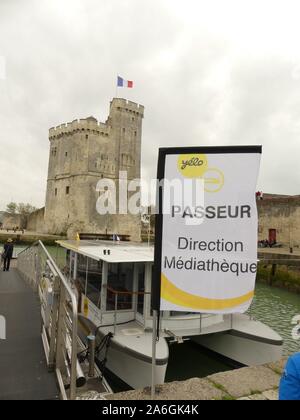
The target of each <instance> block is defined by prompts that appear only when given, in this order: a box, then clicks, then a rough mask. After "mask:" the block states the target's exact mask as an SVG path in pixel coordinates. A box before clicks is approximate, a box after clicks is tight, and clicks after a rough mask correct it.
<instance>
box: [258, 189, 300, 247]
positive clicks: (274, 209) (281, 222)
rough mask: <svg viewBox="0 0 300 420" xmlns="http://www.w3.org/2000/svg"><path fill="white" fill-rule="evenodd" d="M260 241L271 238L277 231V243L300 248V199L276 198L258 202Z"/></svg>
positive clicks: (297, 197)
mask: <svg viewBox="0 0 300 420" xmlns="http://www.w3.org/2000/svg"><path fill="white" fill-rule="evenodd" d="M257 204H258V214H259V228H258V236H259V240H264V239H268V238H269V230H270V229H276V236H277V242H278V243H282V244H283V245H285V246H288V247H290V246H292V247H300V197H299V196H295V197H288V196H287V197H283V196H281V197H275V198H270V199H263V200H258V202H257Z"/></svg>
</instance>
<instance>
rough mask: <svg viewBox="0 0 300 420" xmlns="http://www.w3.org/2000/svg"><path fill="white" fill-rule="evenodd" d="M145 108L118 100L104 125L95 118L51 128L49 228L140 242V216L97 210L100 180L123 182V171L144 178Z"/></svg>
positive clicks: (53, 231)
mask: <svg viewBox="0 0 300 420" xmlns="http://www.w3.org/2000/svg"><path fill="white" fill-rule="evenodd" d="M143 117H144V107H143V106H142V105H138V104H136V103H134V102H131V101H127V100H125V99H120V98H114V99H113V100H112V101H111V104H110V113H109V117H108V118H107V121H106V122H105V123H101V122H98V121H97V120H96V119H95V118H94V117H89V118H86V119H81V120H74V121H73V122H70V123H67V124H63V125H60V126H58V127H55V128H51V129H50V130H49V140H50V157H49V169H48V181H47V195H46V206H45V231H46V232H47V233H53V234H61V233H64V234H67V235H68V237H70V238H71V237H74V235H75V233H76V232H79V233H108V234H113V233H117V234H120V235H130V237H131V240H140V226H141V224H140V217H139V216H133V215H129V214H128V215H119V214H117V215H104V216H101V215H99V214H98V213H97V211H96V202H97V199H98V198H99V192H97V191H96V185H97V183H98V181H99V180H100V179H101V178H109V179H113V180H115V181H116V183H118V179H119V171H127V173H128V179H129V180H130V179H134V178H140V173H141V138H142V119H143Z"/></svg>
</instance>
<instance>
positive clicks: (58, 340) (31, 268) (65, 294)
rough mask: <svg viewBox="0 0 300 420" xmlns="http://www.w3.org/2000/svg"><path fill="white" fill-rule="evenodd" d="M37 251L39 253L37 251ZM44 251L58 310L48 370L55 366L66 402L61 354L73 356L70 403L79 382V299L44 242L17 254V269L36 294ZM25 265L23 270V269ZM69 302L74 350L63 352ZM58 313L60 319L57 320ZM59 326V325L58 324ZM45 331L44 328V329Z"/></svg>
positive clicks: (53, 322) (50, 346)
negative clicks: (66, 307)
mask: <svg viewBox="0 0 300 420" xmlns="http://www.w3.org/2000/svg"><path fill="white" fill-rule="evenodd" d="M35 249H37V252H34V250H35ZM40 250H42V252H43V253H44V256H45V257H46V261H45V265H46V266H47V267H48V268H49V269H50V271H51V273H52V275H53V276H54V298H55V299H56V302H57V307H56V308H55V309H54V307H53V311H52V320H51V329H50V331H51V333H50V334H49V335H50V344H48V346H49V354H48V357H47V359H48V364H49V367H54V366H55V365H56V366H55V371H56V375H57V379H58V383H59V386H60V390H61V394H62V397H63V399H68V398H67V394H66V391H65V387H64V382H63V375H62V368H64V369H65V367H66V366H65V363H66V360H65V356H64V355H63V354H62V351H64V352H65V353H68V350H70V351H69V353H70V355H69V359H70V395H69V398H70V399H71V400H74V399H76V380H77V329H78V311H77V299H76V296H75V294H74V292H73V290H72V289H71V287H70V285H69V283H68V281H67V280H66V278H65V277H64V275H63V274H62V272H61V271H60V269H59V268H58V266H57V264H56V263H55V261H54V260H53V258H52V257H51V255H50V254H49V252H48V251H47V249H46V248H45V246H44V244H43V243H42V242H41V241H37V242H35V243H34V244H33V245H31V246H29V247H27V248H26V249H24V250H23V251H22V252H20V254H19V255H18V263H17V267H18V270H19V271H20V273H21V274H22V275H23V276H24V277H25V278H26V279H27V280H28V281H29V282H30V283H31V285H32V286H34V289H35V290H36V291H38V290H39V288H40V282H41V280H42V273H41V270H40V264H41V255H39V251H40ZM22 265H23V267H22ZM66 300H67V301H68V306H70V307H71V317H72V325H71V329H70V334H71V343H72V345H71V349H64V350H62V345H63V340H64V333H65V334H66V333H67V332H66V330H64V328H65V327H64V325H63V324H64V316H67V315H66V311H65V303H66ZM57 313H58V319H56V317H57ZM56 324H57V325H56ZM43 329H45V328H44V327H43ZM45 336H46V334H45V335H44V336H43V342H44V341H45V340H47V338H45Z"/></svg>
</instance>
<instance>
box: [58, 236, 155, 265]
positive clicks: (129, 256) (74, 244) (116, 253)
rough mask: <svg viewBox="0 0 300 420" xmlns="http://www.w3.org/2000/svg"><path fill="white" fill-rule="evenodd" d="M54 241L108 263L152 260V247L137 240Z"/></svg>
mask: <svg viewBox="0 0 300 420" xmlns="http://www.w3.org/2000/svg"><path fill="white" fill-rule="evenodd" d="M56 242H57V243H58V244H59V245H60V246H61V247H63V248H66V249H69V250H71V251H74V252H76V253H78V254H81V255H84V256H86V257H89V258H92V259H93V260H97V261H100V260H102V261H105V262H108V263H123V262H132V263H135V262H141V263H142V262H144V263H146V262H153V261H154V247H153V246H148V245H147V244H142V243H138V242H120V241H115V242H112V241H99V240H98V241H97V240H80V241H76V240H75V241H71V240H66V241H56Z"/></svg>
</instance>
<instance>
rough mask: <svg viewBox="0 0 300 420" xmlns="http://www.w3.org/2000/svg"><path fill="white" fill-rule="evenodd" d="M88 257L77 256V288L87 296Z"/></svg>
mask: <svg viewBox="0 0 300 420" xmlns="http://www.w3.org/2000/svg"><path fill="white" fill-rule="evenodd" d="M87 260H88V259H87V257H85V256H84V255H81V254H78V256H77V277H76V281H77V284H76V285H77V288H80V292H82V293H84V294H86V280H87Z"/></svg>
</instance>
